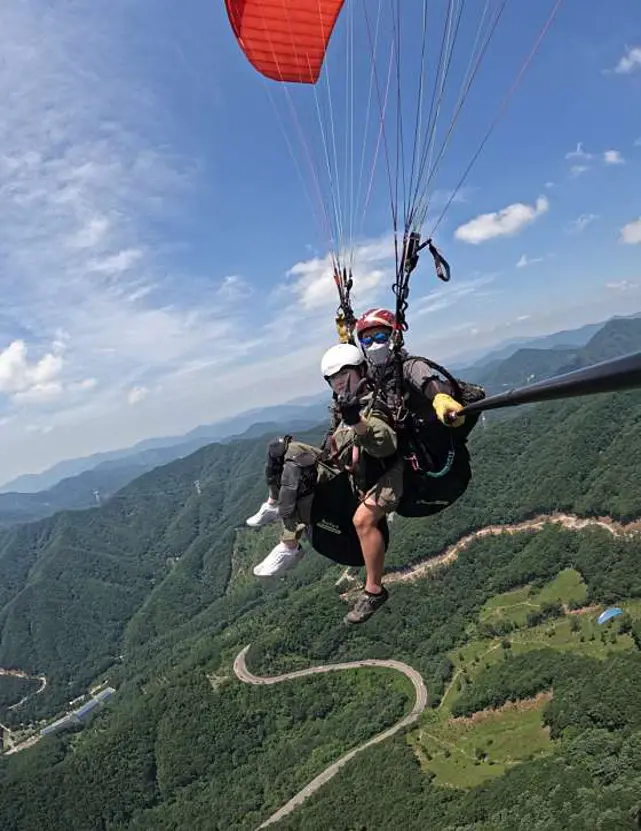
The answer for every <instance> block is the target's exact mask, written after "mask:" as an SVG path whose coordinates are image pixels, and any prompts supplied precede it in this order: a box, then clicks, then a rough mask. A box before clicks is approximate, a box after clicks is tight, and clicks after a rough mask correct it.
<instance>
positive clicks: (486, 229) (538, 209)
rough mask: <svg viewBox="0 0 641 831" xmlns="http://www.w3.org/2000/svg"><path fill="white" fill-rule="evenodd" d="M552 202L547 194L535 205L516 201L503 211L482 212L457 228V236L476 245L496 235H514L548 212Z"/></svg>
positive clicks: (540, 197)
mask: <svg viewBox="0 0 641 831" xmlns="http://www.w3.org/2000/svg"><path fill="white" fill-rule="evenodd" d="M549 207H550V203H549V201H548V199H547V197H546V196H539V198H538V199H537V200H536V203H535V204H534V205H526V204H524V203H523V202H516V203H515V204H513V205H508V207H507V208H503V210H501V211H495V212H493V213H487V214H481V216H477V217H476V218H475V219H472V220H470V221H469V222H467V223H465V225H461V226H460V227H459V228H457V229H456V232H455V237H456V238H457V239H459V240H462V241H463V242H469V243H471V244H473V245H476V244H478V243H480V242H485V241H486V240H489V239H493V238H495V237H504V236H513V235H514V234H517V233H518V232H519V231H521V230H522V229H523V228H525V227H526V226H527V225H530V224H531V223H532V222H534V220H535V219H536V218H537V217H539V216H541V215H542V214H544V213H546V212H547V211H548V209H549Z"/></svg>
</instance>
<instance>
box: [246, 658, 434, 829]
mask: <svg viewBox="0 0 641 831" xmlns="http://www.w3.org/2000/svg"><path fill="white" fill-rule="evenodd" d="M248 649H249V646H246V647H245V648H244V649H242V650H241V651H240V652H239V653H238V655H237V656H236V660H235V661H234V672H235V673H236V675H237V677H238V678H239V679H240V680H241V681H244V682H245V683H246V684H280V683H281V682H282V681H291V680H293V679H295V678H303V677H304V676H306V675H316V674H318V673H321V672H335V671H337V670H342V669H359V668H360V667H386V668H387V669H395V670H397V671H398V672H402V673H403V675H406V676H407V677H408V678H409V679H410V681H411V682H412V684H414V689H415V690H416V701H415V702H414V706H413V707H412V710H411V712H410V713H408V715H406V716H405V717H404V718H402V719H401V720H400V721H399V722H397V723H396V724H395V725H394V726H393V727H389V728H388V729H387V730H384V731H383V732H382V733H379V734H378V735H377V736H374V737H373V738H372V739H369V741H366V742H365V743H364V744H362V745H360V746H359V747H356V748H354V749H353V750H350V751H349V753H346V754H345V755H344V756H341V758H340V759H338V761H336V762H334V763H333V764H332V765H330V766H329V767H328V768H326V769H325V770H324V771H323V772H322V773H320V774H319V775H318V776H317V777H316V778H315V779H312V781H311V782H309V783H308V784H307V785H305V787H304V788H303V789H302V790H301V791H299V792H298V793H297V794H296V796H294V797H292V799H290V800H289V802H287V803H286V804H285V805H283V807H282V808H279V810H278V811H276V813H275V814H272V815H271V817H269V819H267V820H265V822H264V823H263V824H262V825H260V826H259V828H266V827H267V826H268V825H272V824H273V823H275V822H278V820H279V819H281V818H282V817H284V816H285V815H286V814H290V813H291V812H292V811H293V810H294V809H295V808H297V807H298V806H299V805H300V804H301V803H303V802H304V801H305V800H306V799H307V797H308V796H310V795H311V794H313V793H314V792H315V791H317V790H318V789H319V788H321V787H322V786H323V785H324V784H325V782H328V781H329V780H330V779H331V778H332V776H334V774H335V773H338V771H339V770H340V769H341V768H342V767H343V765H345V764H347V762H349V760H350V759H352V758H353V757H354V756H356V754H357V753H360V752H361V750H365V748H366V747H371V745H373V744H378V743H379V742H382V741H385V739H388V738H389V737H390V736H393V735H394V733H397V732H398V731H399V730H402V729H403V728H404V727H407V726H408V725H409V724H412V723H413V722H415V721H416V720H417V718H418V717H419V716H420V714H421V713H422V712H423V710H424V709H425V707H426V706H427V690H426V688H425V684H424V683H423V678H422V677H421V675H420V674H419V673H418V672H417V671H416V670H415V669H412V667H411V666H408V664H404V663H403V662H402V661H391V660H390V661H379V660H377V659H376V658H368V659H366V660H363V661H349V662H348V663H344V664H326V665H324V666H320V667H310V668H309V669H299V670H296V672H286V673H285V674H284V675H272V676H267V677H265V676H258V675H253V673H251V672H250V671H249V670H248V669H247V665H246V663H245V656H246V655H247V650H248Z"/></svg>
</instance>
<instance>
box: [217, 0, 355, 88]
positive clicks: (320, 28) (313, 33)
mask: <svg viewBox="0 0 641 831" xmlns="http://www.w3.org/2000/svg"><path fill="white" fill-rule="evenodd" d="M343 2H344V0H298V2H296V3H292V2H283V0H225V3H226V5H227V13H228V15H229V20H230V22H231V25H232V29H233V31H234V34H235V35H236V39H237V40H238V43H239V45H240V47H241V49H242V50H243V52H244V53H245V55H246V56H247V60H248V61H249V62H250V63H251V64H252V66H253V67H254V68H255V69H257V70H258V72H260V73H261V75H265V77H267V78H272V79H273V80H274V81H290V82H294V83H299V84H315V83H316V81H317V80H318V76H319V74H320V71H321V67H322V66H323V60H324V58H325V51H326V49H327V44H328V43H329V39H330V37H331V34H332V30H333V28H334V24H335V23H336V18H337V17H338V14H339V12H340V10H341V8H342V6H343Z"/></svg>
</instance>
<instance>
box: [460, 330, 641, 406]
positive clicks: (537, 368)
mask: <svg viewBox="0 0 641 831" xmlns="http://www.w3.org/2000/svg"><path fill="white" fill-rule="evenodd" d="M639 350H641V317H630V318H614V319H612V320H610V321H608V322H607V323H606V324H605V325H604V326H602V327H600V328H599V329H598V331H597V332H596V333H595V334H594V335H592V337H591V338H590V340H589V341H588V342H587V343H586V344H585V345H584V346H580V347H566V346H553V347H550V348H547V349H541V348H531V347H530V348H523V349H518V350H516V351H515V352H514V353H513V354H512V355H510V356H509V357H508V358H506V359H505V360H503V361H501V362H499V363H492V364H490V365H489V366H485V367H478V366H475V367H470V368H469V369H468V370H461V371H460V372H459V373H458V374H460V375H461V377H464V378H468V379H469V380H472V381H476V382H478V383H481V384H483V385H484V386H485V387H486V388H487V390H488V391H489V392H491V393H496V392H501V391H503V390H505V388H509V387H520V386H525V385H526V384H530V383H534V382H536V381H541V380H543V379H545V378H551V377H552V376H554V375H562V374H564V373H565V372H571V371H572V370H575V369H581V368H582V367H585V366H590V365H591V364H596V363H600V362H601V361H607V360H610V359H611V358H618V357H620V356H621V355H626V354H628V353H630V352H637V351H639Z"/></svg>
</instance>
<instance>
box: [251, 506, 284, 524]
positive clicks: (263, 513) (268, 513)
mask: <svg viewBox="0 0 641 831" xmlns="http://www.w3.org/2000/svg"><path fill="white" fill-rule="evenodd" d="M277 519H278V503H277V502H263V504H262V505H261V506H260V508H259V509H258V510H257V511H256V513H255V514H254V515H253V516H250V517H249V519H246V520H245V524H246V525H249V527H250V528H261V527H262V526H263V525H269V523H270V522H275V521H276V520H277Z"/></svg>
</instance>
